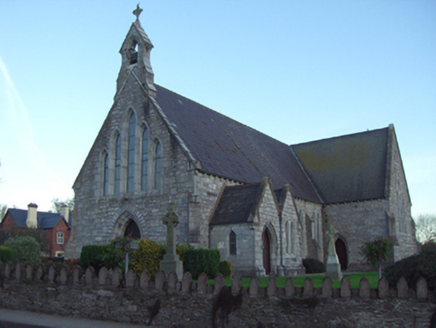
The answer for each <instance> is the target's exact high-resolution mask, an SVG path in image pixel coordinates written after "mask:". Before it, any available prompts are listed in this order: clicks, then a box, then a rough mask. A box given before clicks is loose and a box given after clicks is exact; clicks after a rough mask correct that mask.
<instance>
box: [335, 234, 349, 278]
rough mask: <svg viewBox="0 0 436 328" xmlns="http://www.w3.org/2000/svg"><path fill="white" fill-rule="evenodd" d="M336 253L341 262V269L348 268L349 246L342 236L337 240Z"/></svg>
mask: <svg viewBox="0 0 436 328" xmlns="http://www.w3.org/2000/svg"><path fill="white" fill-rule="evenodd" d="M335 249H336V254H338V259H339V263H340V264H341V271H345V270H347V267H348V255H347V246H346V245H345V242H344V241H343V240H342V238H338V239H336V241H335Z"/></svg>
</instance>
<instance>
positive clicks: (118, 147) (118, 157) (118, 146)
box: [114, 134, 121, 195]
mask: <svg viewBox="0 0 436 328" xmlns="http://www.w3.org/2000/svg"><path fill="white" fill-rule="evenodd" d="M120 191H121V135H120V134H118V135H117V138H116V141H115V190H114V194H115V195H119V194H120Z"/></svg>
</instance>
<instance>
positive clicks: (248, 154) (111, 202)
mask: <svg viewBox="0 0 436 328" xmlns="http://www.w3.org/2000/svg"><path fill="white" fill-rule="evenodd" d="M137 17H138V15H137ZM152 48H153V44H152V43H151V41H150V39H149V38H148V36H147V34H146V33H145V31H144V30H143V28H142V27H141V25H140V22H139V20H138V19H136V21H135V22H134V23H132V25H131V27H130V30H129V31H128V33H127V36H126V38H125V40H124V42H123V44H122V46H121V50H120V54H121V58H122V62H121V68H120V71H119V75H118V79H117V90H116V94H115V97H114V103H113V106H112V108H111V109H110V111H109V113H108V115H107V117H106V120H105V121H104V123H103V125H102V127H101V130H100V132H99V134H98V136H97V138H96V140H95V141H94V144H93V145H92V147H91V150H90V151H89V154H88V156H87V158H86V160H85V162H84V164H83V167H82V169H81V170H80V173H79V175H78V177H77V179H76V181H75V183H74V186H73V188H74V191H75V202H76V207H75V211H74V214H73V218H72V219H73V220H72V236H71V239H70V243H69V249H68V253H67V257H79V256H80V251H81V248H82V246H83V245H86V244H105V243H108V242H109V241H110V240H112V239H113V238H115V237H116V236H120V235H121V236H122V235H126V236H133V237H135V238H145V239H152V240H154V241H156V242H158V243H164V242H165V236H166V228H165V226H164V225H163V223H162V218H163V217H164V216H165V214H166V213H167V208H168V205H169V204H174V206H175V209H176V213H177V215H178V217H179V220H180V223H179V225H178V226H177V235H176V236H177V237H176V238H177V242H184V243H189V244H190V245H192V246H194V247H203V248H217V249H219V251H220V253H221V259H222V260H230V261H231V262H232V266H233V270H234V271H238V272H240V273H243V274H247V275H258V276H262V275H268V274H270V273H271V274H286V275H292V274H296V273H301V272H302V271H304V269H303V267H302V260H303V259H304V258H315V259H319V260H321V261H324V259H325V256H326V254H325V253H326V249H327V240H328V238H326V237H325V232H326V230H328V228H329V227H330V226H333V227H334V228H335V229H336V230H337V231H338V233H337V235H336V237H335V240H336V242H335V246H336V250H337V253H338V257H339V260H340V263H341V267H342V269H343V270H353V269H356V268H357V264H358V259H359V258H360V259H361V256H360V255H359V247H360V246H361V244H362V242H364V241H365V238H369V239H372V238H375V237H378V236H388V235H390V236H394V237H395V238H396V240H397V242H396V244H395V246H394V258H395V260H398V259H401V258H403V257H406V256H409V255H411V254H413V253H415V252H416V251H417V243H416V239H415V228H414V223H413V220H412V218H411V214H410V207H411V201H410V195H409V192H408V189H407V183H406V177H405V174H404V170H403V166H402V162H401V157H400V151H399V146H398V143H397V139H396V135H395V131H394V127H393V126H392V125H390V126H388V127H386V128H382V129H377V130H372V131H366V132H361V133H356V134H352V135H345V136H340V137H334V138H331V139H324V140H319V141H313V142H308V143H303V144H297V145H287V144H284V143H282V142H280V141H278V140H275V139H273V138H271V137H269V136H267V135H265V134H262V133H260V132H259V131H256V130H254V129H252V128H250V127H248V126H246V125H243V124H241V123H239V122H236V121H234V120H232V119H231V118H229V117H226V116H224V115H221V114H220V113H218V112H216V111H213V110H211V109H209V108H207V107H205V106H203V105H200V104H198V103H196V102H194V101H192V100H190V99H187V98H185V97H183V96H181V95H179V94H177V93H174V92H172V91H170V90H168V89H165V88H164V87H162V86H159V85H156V84H155V83H154V81H153V79H154V73H153V70H152V67H151V64H150V52H151V50H152Z"/></svg>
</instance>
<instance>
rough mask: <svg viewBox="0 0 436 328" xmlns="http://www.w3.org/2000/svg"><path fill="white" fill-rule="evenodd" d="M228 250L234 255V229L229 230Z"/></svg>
mask: <svg viewBox="0 0 436 328" xmlns="http://www.w3.org/2000/svg"><path fill="white" fill-rule="evenodd" d="M229 252H230V255H236V233H235V232H234V231H231V232H230V235H229Z"/></svg>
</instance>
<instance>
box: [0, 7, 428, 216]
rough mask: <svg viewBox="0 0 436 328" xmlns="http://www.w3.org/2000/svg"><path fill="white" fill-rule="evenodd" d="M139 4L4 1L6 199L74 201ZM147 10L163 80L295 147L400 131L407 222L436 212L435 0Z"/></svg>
mask: <svg viewBox="0 0 436 328" xmlns="http://www.w3.org/2000/svg"><path fill="white" fill-rule="evenodd" d="M136 4H137V1H110V0H109V1H99V0H96V1H85V0H79V1H68V0H65V1H47V0H40V1H26V0H23V1H13V0H0V124H1V129H0V161H1V167H0V178H1V180H2V182H1V183H0V203H3V204H7V205H9V206H14V205H15V206H17V207H19V208H25V207H26V206H27V204H28V203H30V202H35V203H37V204H38V205H39V209H41V210H48V209H50V207H51V200H52V199H53V198H61V199H63V198H67V197H71V196H73V193H72V189H71V186H72V185H73V182H74V180H75V178H76V176H77V174H78V172H79V170H80V168H81V166H82V164H83V161H84V160H85V158H86V156H87V153H88V151H89V149H90V148H91V146H92V143H93V141H94V139H95V137H96V136H97V133H98V131H99V129H100V127H101V125H102V123H103V121H104V119H105V117H106V115H107V113H108V111H109V109H110V107H111V105H112V102H113V96H114V93H115V82H116V78H117V74H118V71H119V67H120V63H121V57H120V55H119V53H118V51H119V49H120V47H121V44H122V42H123V40H124V37H125V35H126V33H127V31H128V29H129V27H130V24H131V23H132V22H133V21H134V19H135V17H134V16H133V15H132V10H133V9H134V8H135V7H136ZM141 7H142V8H143V9H144V11H143V13H142V15H141V17H140V20H141V23H142V26H143V27H144V29H145V31H146V32H147V34H148V36H149V37H150V39H151V41H152V42H153V44H154V49H153V51H152V55H151V63H152V67H153V70H154V74H155V82H156V83H158V84H160V85H162V86H164V87H166V88H168V89H170V90H173V91H175V92H177V93H180V94H182V95H184V96H186V97H188V98H190V99H192V100H195V101H197V102H199V103H201V104H203V105H205V106H208V107H210V108H212V109H214V110H216V111H218V112H220V113H223V114H225V115H227V116H229V117H231V118H233V119H236V120H237V121H240V122H242V123H244V124H246V125H248V126H251V127H253V128H255V129H257V130H260V131H262V132H264V133H266V134H268V135H270V136H272V137H274V138H276V139H278V140H280V141H283V142H285V143H287V144H295V143H300V142H306V141H312V140H317V139H324V138H330V137H334V136H338V135H343V134H350V133H356V132H361V131H366V130H368V129H370V130H372V129H378V128H383V127H386V126H388V125H389V124H391V123H392V124H394V126H395V129H396V133H397V138H398V141H399V145H400V151H401V155H402V159H403V164H404V168H405V172H406V177H407V181H408V186H409V191H410V195H411V198H412V204H413V206H412V214H413V215H414V216H415V217H416V216H418V215H420V214H426V213H431V214H436V205H435V204H436V202H435V198H436V197H435V196H436V192H435V190H436V188H435V186H436V38H435V31H436V1H421V0H414V1H402V0H395V1H394V0H392V1H388V0H385V1H379V0H377V1H335V0H330V1H291V0H282V1H280V0H276V1H267V0H251V1H244V0H239V1H230V0H220V1H200V0H198V1H194V0H190V1H188V0H187V1H179V0H177V1H176V0H172V1H169V0H168V1H166V0H160V1H142V2H141Z"/></svg>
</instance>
